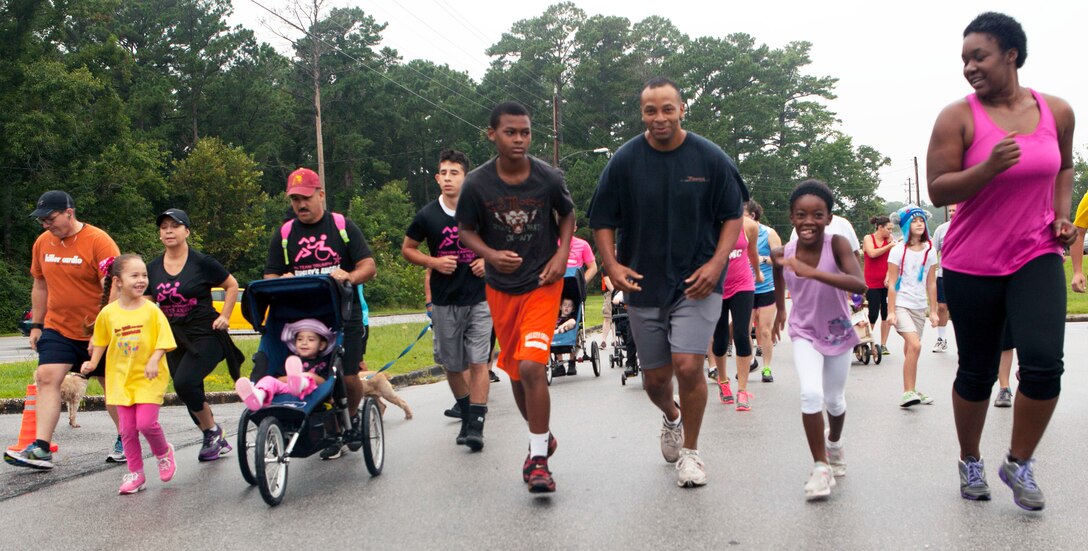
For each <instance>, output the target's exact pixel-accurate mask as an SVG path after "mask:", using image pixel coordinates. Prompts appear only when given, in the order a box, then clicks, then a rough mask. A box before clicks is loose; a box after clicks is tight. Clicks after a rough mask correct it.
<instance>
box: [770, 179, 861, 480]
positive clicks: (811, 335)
mask: <svg viewBox="0 0 1088 551" xmlns="http://www.w3.org/2000/svg"><path fill="white" fill-rule="evenodd" d="M833 204H834V199H833V197H832V195H831V190H830V189H829V188H828V187H827V184H825V183H823V182H821V181H819V180H805V181H804V182H801V183H800V184H799V185H798V186H797V188H796V189H794V190H793V194H792V195H790V222H792V223H793V227H794V228H795V229H796V230H797V240H796V241H791V242H790V243H787V244H786V246H785V247H783V248H779V249H775V250H774V251H773V252H772V253H771V255H772V258H773V260H774V279H775V300H776V302H777V303H778V307H779V312H783V311H784V310H783V308H784V306H785V290H786V288H787V287H788V288H789V290H790V293H791V296H792V298H793V310H792V311H791V312H790V330H789V335H790V339H791V340H792V341H793V354H794V365H795V366H796V368H797V378H798V380H799V382H800V385H801V414H802V416H801V418H802V422H803V424H804V427H805V436H806V437H807V438H808V447H809V451H810V452H812V459H813V461H815V463H816V464H815V466H814V467H813V469H812V473H811V475H810V476H809V480H808V482H807V483H805V498H806V499H809V500H814V499H822V498H826V497H827V496H829V495H831V488H833V487H835V477H836V476H843V475H845V474H846V461H845V454H844V452H843V445H842V429H843V423H844V422H845V420H846V398H845V388H846V376H847V375H848V374H849V372H850V357H851V351H852V350H853V348H854V345H856V344H857V343H858V336H857V334H856V333H854V327H853V324H852V323H851V322H850V312H849V310H848V309H847V306H846V295H845V294H844V293H843V291H846V292H850V293H859V294H860V293H864V292H865V279H864V278H862V275H861V266H859V265H858V261H857V257H855V256H854V252H853V251H852V250H851V247H850V244H849V243H848V242H847V241H846V239H845V238H843V237H840V236H833V235H830V234H825V233H824V228H825V227H827V224H828V223H829V222H830V221H831V208H832V205H833ZM783 279H784V283H785V285H783ZM785 321H786V320H785V319H782V318H781V317H779V318H778V319H776V320H775V333H776V334H777V333H779V332H780V331H781V329H782V327H783V326H784V325H785ZM825 409H826V410H827V419H828V426H829V430H828V432H827V433H826V440H825V433H824V410H825Z"/></svg>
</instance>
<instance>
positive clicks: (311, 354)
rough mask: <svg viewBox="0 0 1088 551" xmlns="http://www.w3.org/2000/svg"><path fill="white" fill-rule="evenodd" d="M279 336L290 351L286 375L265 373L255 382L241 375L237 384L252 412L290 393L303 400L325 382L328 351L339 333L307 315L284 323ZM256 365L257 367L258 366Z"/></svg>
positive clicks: (240, 394) (239, 393) (238, 390)
mask: <svg viewBox="0 0 1088 551" xmlns="http://www.w3.org/2000/svg"><path fill="white" fill-rule="evenodd" d="M280 339H281V340H282V341H283V342H284V344H285V345H287V349H288V350H290V351H291V354H292V355H291V356H288V357H287V360H286V361H285V362H284V371H286V373H287V374H286V375H285V376H283V377H278V378H277V377H273V376H271V375H266V376H264V377H262V378H261V379H260V380H258V381H257V382H256V383H254V382H252V381H250V379H249V378H248V377H242V378H240V379H238V381H237V382H236V383H235V385H234V389H235V391H236V392H237V393H238V396H239V397H240V398H242V401H243V402H244V403H245V405H246V407H247V408H249V410H250V411H257V410H259V409H261V408H262V407H264V406H267V405H268V404H271V403H272V398H274V397H275V396H276V395H279V394H290V395H292V396H295V397H297V398H299V399H303V398H305V397H306V396H308V395H309V394H310V393H311V392H313V391H314V389H316V388H317V387H318V385H321V384H322V383H324V382H325V378H326V377H327V376H328V369H329V357H328V354H326V350H328V348H329V343H330V342H333V341H335V339H336V334H335V333H333V331H332V330H331V329H329V328H328V327H326V326H325V324H324V323H321V322H320V321H318V320H316V319H313V318H305V319H301V320H298V321H295V322H292V323H288V324H286V325H284V326H283V332H282V333H281V334H280ZM255 367H256V366H255Z"/></svg>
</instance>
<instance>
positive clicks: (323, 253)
mask: <svg viewBox="0 0 1088 551" xmlns="http://www.w3.org/2000/svg"><path fill="white" fill-rule="evenodd" d="M327 239H328V236H327V235H326V234H321V236H320V237H317V236H313V235H311V236H306V237H303V238H301V239H299V240H298V254H296V255H295V260H294V262H293V264H294V265H295V271H294V273H295V275H312V274H326V273H329V272H331V271H333V270H334V269H336V268H337V267H339V266H340V254H339V253H337V252H336V251H335V250H334V249H333V248H331V247H329V246H328V245H326V244H325V241H326V240H327ZM304 259H309V260H307V261H306V262H299V261H301V260H304Z"/></svg>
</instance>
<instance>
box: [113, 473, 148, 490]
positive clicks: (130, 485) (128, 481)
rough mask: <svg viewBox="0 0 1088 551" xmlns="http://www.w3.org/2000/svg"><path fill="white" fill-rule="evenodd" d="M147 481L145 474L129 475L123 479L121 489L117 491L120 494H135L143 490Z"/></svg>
mask: <svg viewBox="0 0 1088 551" xmlns="http://www.w3.org/2000/svg"><path fill="white" fill-rule="evenodd" d="M146 483H147V479H146V478H144V473H128V474H126V475H125V476H123V477H121V488H120V489H118V490H117V493H118V494H121V495H127V494H134V493H136V492H139V491H140V490H143V489H144V487H145V484H146Z"/></svg>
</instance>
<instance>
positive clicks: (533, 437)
mask: <svg viewBox="0 0 1088 551" xmlns="http://www.w3.org/2000/svg"><path fill="white" fill-rule="evenodd" d="M549 435H551V433H550V432H545V433H544V434H534V433H531V432H530V433H529V457H547V456H548V436H549Z"/></svg>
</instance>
